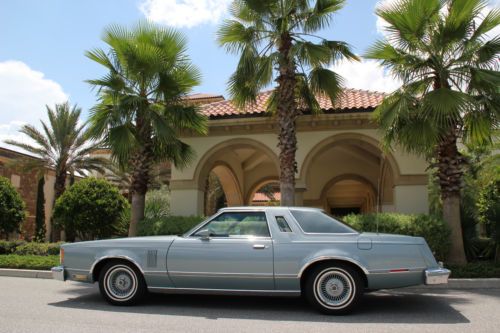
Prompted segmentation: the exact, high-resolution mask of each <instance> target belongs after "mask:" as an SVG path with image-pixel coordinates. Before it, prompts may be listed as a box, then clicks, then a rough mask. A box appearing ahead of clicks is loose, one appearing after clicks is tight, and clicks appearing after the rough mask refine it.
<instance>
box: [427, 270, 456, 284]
mask: <svg viewBox="0 0 500 333" xmlns="http://www.w3.org/2000/svg"><path fill="white" fill-rule="evenodd" d="M450 273H451V271H450V270H449V269H446V268H441V267H439V268H429V269H426V270H425V284H446V283H448V277H449V276H450Z"/></svg>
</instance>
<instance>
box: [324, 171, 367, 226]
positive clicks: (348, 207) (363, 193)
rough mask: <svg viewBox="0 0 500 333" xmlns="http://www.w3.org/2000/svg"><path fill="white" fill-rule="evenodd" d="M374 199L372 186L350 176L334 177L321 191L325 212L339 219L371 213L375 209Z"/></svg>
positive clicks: (365, 180) (360, 178)
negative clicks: (349, 215)
mask: <svg viewBox="0 0 500 333" xmlns="http://www.w3.org/2000/svg"><path fill="white" fill-rule="evenodd" d="M376 199H377V194H376V188H375V187H374V185H373V184H371V183H370V181H368V180H367V179H365V178H363V177H360V176H358V175H352V174H346V175H342V176H339V177H335V178H334V179H332V180H331V181H329V182H328V183H327V184H326V185H325V187H324V188H323V190H322V191H321V201H322V202H323V208H324V209H325V211H327V212H329V213H330V214H332V215H334V216H339V217H342V216H345V215H348V214H364V213H370V212H373V211H375V210H376V209H377V207H376V205H377V202H376Z"/></svg>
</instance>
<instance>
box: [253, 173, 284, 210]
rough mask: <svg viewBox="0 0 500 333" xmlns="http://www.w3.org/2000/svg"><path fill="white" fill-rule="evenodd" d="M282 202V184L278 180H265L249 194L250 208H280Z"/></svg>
mask: <svg viewBox="0 0 500 333" xmlns="http://www.w3.org/2000/svg"><path fill="white" fill-rule="evenodd" d="M280 201H281V193H280V183H279V181H278V180H277V179H267V180H263V181H261V182H259V183H257V185H254V186H253V187H252V189H251V190H250V192H249V195H248V199H247V205H249V206H279V204H280Z"/></svg>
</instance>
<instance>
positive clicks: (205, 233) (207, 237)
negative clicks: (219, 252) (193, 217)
mask: <svg viewBox="0 0 500 333" xmlns="http://www.w3.org/2000/svg"><path fill="white" fill-rule="evenodd" d="M198 236H200V239H201V240H210V231H208V229H203V230H200V231H198Z"/></svg>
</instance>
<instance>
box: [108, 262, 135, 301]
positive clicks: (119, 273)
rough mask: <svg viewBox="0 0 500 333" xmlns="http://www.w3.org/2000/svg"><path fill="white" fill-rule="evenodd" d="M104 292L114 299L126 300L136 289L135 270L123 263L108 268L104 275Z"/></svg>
mask: <svg viewBox="0 0 500 333" xmlns="http://www.w3.org/2000/svg"><path fill="white" fill-rule="evenodd" d="M104 281H105V286H106V288H105V289H106V293H107V294H108V296H109V297H111V298H112V299H114V300H116V301H126V300H128V299H130V298H132V297H133V296H134V294H135V292H136V291H137V277H136V274H135V272H134V271H133V270H132V269H131V268H129V267H128V266H125V265H117V266H113V267H112V268H110V269H109V270H108V271H107V272H106V275H105V280H104Z"/></svg>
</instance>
